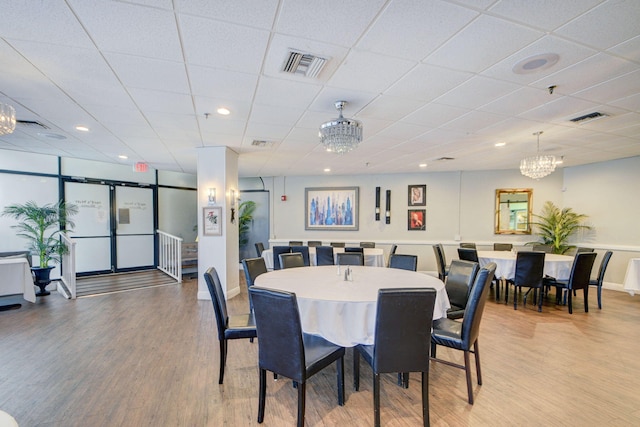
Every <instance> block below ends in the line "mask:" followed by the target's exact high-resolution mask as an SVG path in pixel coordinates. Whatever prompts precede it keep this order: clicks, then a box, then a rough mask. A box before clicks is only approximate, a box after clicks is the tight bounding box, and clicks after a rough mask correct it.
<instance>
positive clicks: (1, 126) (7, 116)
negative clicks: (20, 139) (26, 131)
mask: <svg viewBox="0 0 640 427" xmlns="http://www.w3.org/2000/svg"><path fill="white" fill-rule="evenodd" d="M15 128H16V110H15V109H14V108H13V107H12V106H11V105H7V104H2V103H0V135H8V134H10V133H13V131H14V129H15Z"/></svg>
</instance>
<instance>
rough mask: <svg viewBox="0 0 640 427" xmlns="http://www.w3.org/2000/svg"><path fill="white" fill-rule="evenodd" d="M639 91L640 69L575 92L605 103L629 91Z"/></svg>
mask: <svg viewBox="0 0 640 427" xmlns="http://www.w3.org/2000/svg"><path fill="white" fill-rule="evenodd" d="M639 92H640V70H638V71H634V72H631V73H629V74H626V75H624V76H620V77H616V78H614V79H611V80H609V81H606V82H604V83H601V84H599V85H596V86H593V87H591V88H588V89H585V90H583V91H580V92H578V93H576V96H577V97H580V98H584V99H587V100H589V101H592V102H598V103H603V104H606V103H608V102H610V101H615V100H617V99H620V98H621V97H623V96H625V95H628V94H630V93H639Z"/></svg>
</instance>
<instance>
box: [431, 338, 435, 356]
mask: <svg viewBox="0 0 640 427" xmlns="http://www.w3.org/2000/svg"><path fill="white" fill-rule="evenodd" d="M431 357H434V358H435V357H436V343H434V342H433V341H431Z"/></svg>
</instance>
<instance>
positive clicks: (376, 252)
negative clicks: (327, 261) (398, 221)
mask: <svg viewBox="0 0 640 427" xmlns="http://www.w3.org/2000/svg"><path fill="white" fill-rule="evenodd" d="M342 252H344V248H333V256H334V258H337V255H338V254H339V253H342ZM363 253H364V265H367V266H369V267H384V266H385V263H384V250H382V249H380V248H364V251H363ZM262 258H264V263H265V264H266V265H267V269H269V270H273V249H265V250H264V251H262ZM309 262H310V263H311V265H317V262H316V248H315V246H310V247H309Z"/></svg>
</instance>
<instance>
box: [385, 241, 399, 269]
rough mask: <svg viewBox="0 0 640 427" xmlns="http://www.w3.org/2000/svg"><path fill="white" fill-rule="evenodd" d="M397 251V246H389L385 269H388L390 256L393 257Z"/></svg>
mask: <svg viewBox="0 0 640 427" xmlns="http://www.w3.org/2000/svg"><path fill="white" fill-rule="evenodd" d="M397 250H398V245H396V244H395V243H394V244H393V245H391V249H390V250H389V259H387V267H389V263H390V262H391V255H394V254H395V253H396V251H397Z"/></svg>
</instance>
